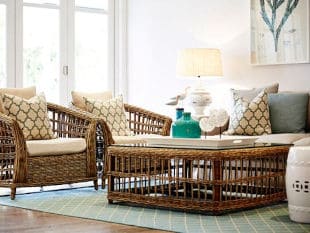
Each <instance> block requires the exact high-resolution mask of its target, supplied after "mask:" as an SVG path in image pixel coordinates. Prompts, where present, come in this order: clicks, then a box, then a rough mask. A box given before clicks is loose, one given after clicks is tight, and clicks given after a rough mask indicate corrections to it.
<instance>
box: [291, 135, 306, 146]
mask: <svg viewBox="0 0 310 233" xmlns="http://www.w3.org/2000/svg"><path fill="white" fill-rule="evenodd" d="M294 146H310V137H306V138H302V139H299V140H297V141H295V142H294Z"/></svg>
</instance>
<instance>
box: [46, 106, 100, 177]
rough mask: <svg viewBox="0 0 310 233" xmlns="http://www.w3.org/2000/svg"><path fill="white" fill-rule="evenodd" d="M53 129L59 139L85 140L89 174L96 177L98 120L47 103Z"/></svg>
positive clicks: (79, 112)
mask: <svg viewBox="0 0 310 233" xmlns="http://www.w3.org/2000/svg"><path fill="white" fill-rule="evenodd" d="M47 109H48V115H49V117H50V122H51V124H52V129H53V131H54V133H56V134H57V136H58V137H68V138H85V140H86V151H87V155H86V156H87V157H86V159H87V174H88V175H90V176H94V175H96V156H94V155H95V154H96V126H97V120H98V118H95V117H93V116H92V115H89V114H86V113H83V112H81V111H77V110H74V109H70V108H66V107H64V106H60V105H57V104H52V103H47Z"/></svg>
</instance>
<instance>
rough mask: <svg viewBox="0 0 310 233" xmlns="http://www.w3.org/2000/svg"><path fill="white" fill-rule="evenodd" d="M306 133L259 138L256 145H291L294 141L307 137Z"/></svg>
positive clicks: (271, 135) (269, 135) (270, 135)
mask: <svg viewBox="0 0 310 233" xmlns="http://www.w3.org/2000/svg"><path fill="white" fill-rule="evenodd" d="M309 136H310V134H307V133H279V134H268V135H262V136H259V138H258V139H257V140H256V142H257V143H279V144H293V143H294V142H295V141H297V140H300V139H302V138H305V137H309Z"/></svg>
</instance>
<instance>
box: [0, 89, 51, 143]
mask: <svg viewBox="0 0 310 233" xmlns="http://www.w3.org/2000/svg"><path fill="white" fill-rule="evenodd" d="M2 101H3V105H4V112H5V114H6V115H8V116H9V117H12V118H13V119H15V120H16V121H17V122H18V124H19V126H20V128H21V129H22V131H23V134H24V137H25V139H26V140H40V139H52V138H55V135H54V133H53V131H52V128H51V125H50V122H49V118H48V115H47V106H46V100H45V96H44V94H43V93H42V94H39V95H38V96H34V97H32V98H31V99H29V100H27V99H24V98H21V97H18V96H14V95H8V94H4V95H3V96H2Z"/></svg>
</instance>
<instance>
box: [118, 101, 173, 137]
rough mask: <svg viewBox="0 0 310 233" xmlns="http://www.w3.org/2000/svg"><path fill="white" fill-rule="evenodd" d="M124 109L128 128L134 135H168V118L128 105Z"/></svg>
mask: <svg viewBox="0 0 310 233" xmlns="http://www.w3.org/2000/svg"><path fill="white" fill-rule="evenodd" d="M124 108H125V111H126V113H127V114H128V118H127V119H128V123H129V128H130V130H131V131H133V132H134V133H135V134H159V135H163V136H168V135H170V128H171V124H172V119H171V118H170V117H167V116H164V115H160V114H158V113H155V112H152V111H149V110H146V109H143V108H140V107H136V106H133V105H129V104H124Z"/></svg>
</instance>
